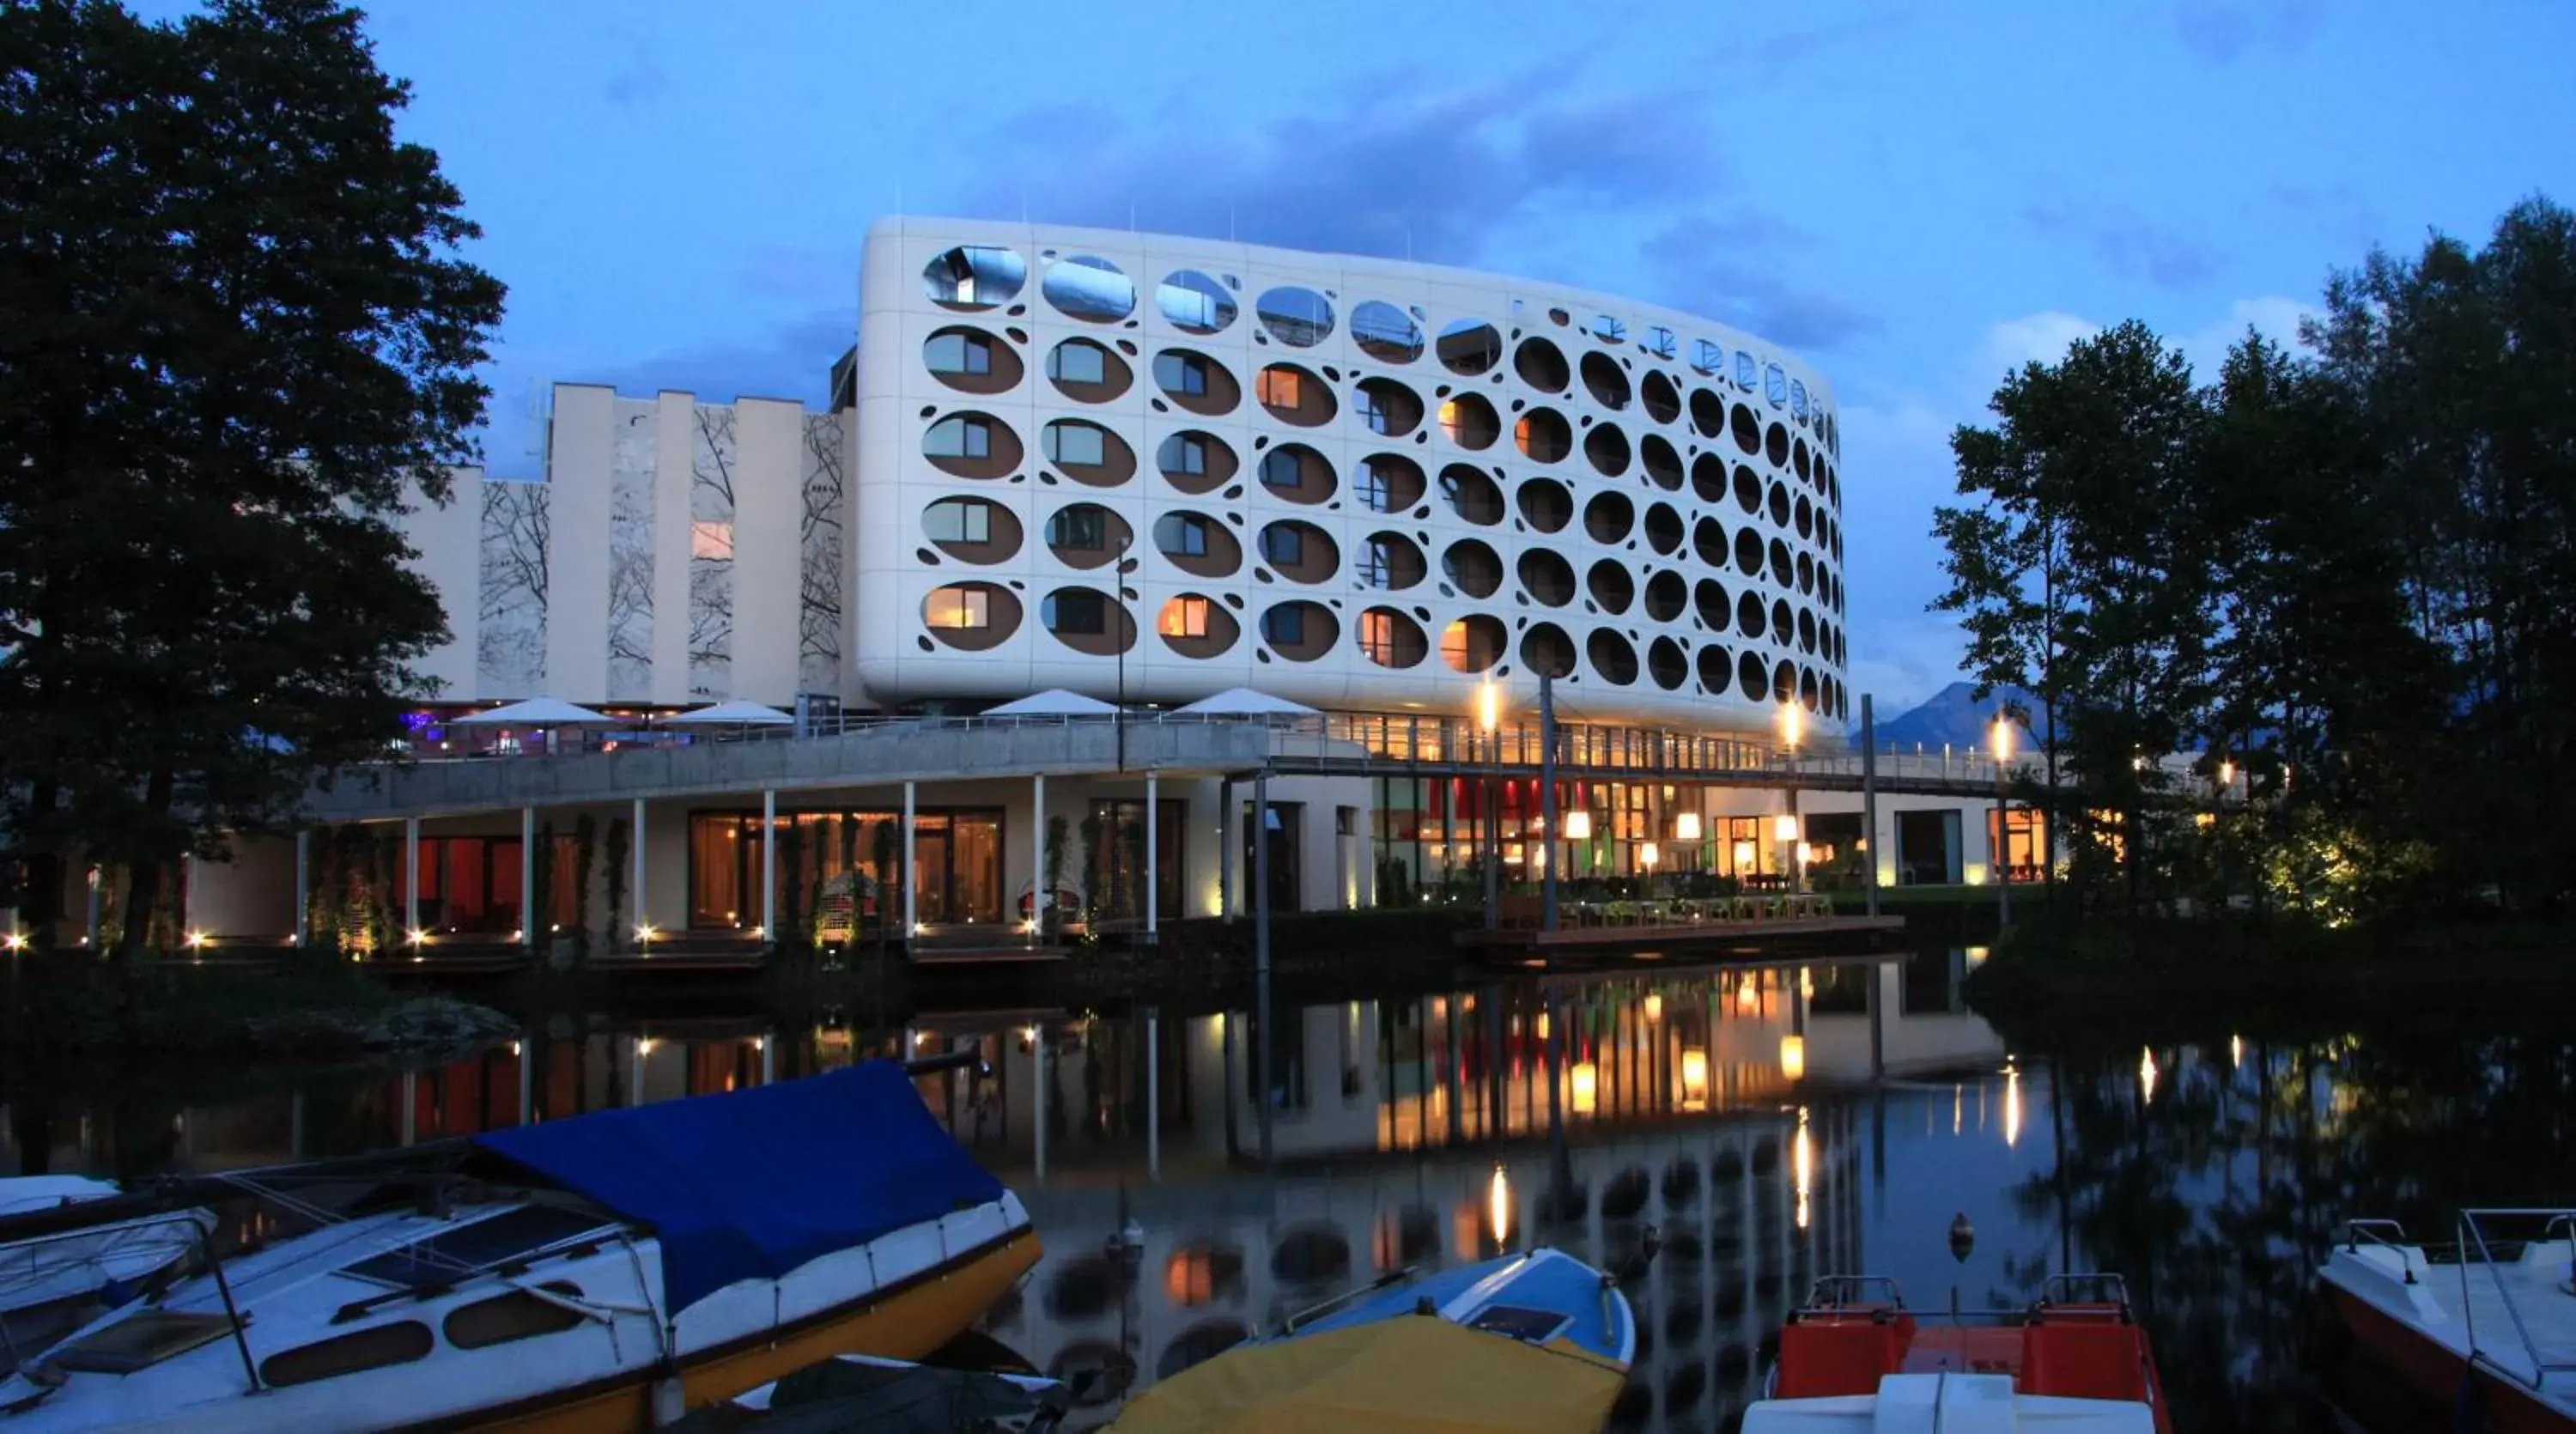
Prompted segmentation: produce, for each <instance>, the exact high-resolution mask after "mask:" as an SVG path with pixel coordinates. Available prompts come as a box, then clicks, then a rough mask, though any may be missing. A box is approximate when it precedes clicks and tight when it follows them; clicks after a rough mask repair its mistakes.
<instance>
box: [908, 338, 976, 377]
mask: <svg viewBox="0 0 2576 1434" xmlns="http://www.w3.org/2000/svg"><path fill="white" fill-rule="evenodd" d="M921 358H922V362H924V363H926V364H928V365H929V366H930V371H931V372H932V373H958V374H988V373H991V372H992V371H993V341H992V340H991V339H988V338H986V337H984V336H983V335H982V334H961V333H944V334H932V335H931V336H930V341H929V342H927V343H925V344H923V345H922V346H921Z"/></svg>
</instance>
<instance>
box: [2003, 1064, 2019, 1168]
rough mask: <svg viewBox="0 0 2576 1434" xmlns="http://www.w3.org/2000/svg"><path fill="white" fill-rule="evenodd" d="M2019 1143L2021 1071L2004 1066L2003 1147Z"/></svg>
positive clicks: (2011, 1146) (2008, 1148)
mask: <svg viewBox="0 0 2576 1434" xmlns="http://www.w3.org/2000/svg"><path fill="white" fill-rule="evenodd" d="M2019 1144H2021V1072H2020V1071H2017V1070H2014V1069H2012V1068H2011V1067H2009V1066H2007V1067H2005V1068H2004V1148H2005V1149H2007V1150H2010V1149H2011V1148H2013V1147H2014V1146H2016V1145H2019Z"/></svg>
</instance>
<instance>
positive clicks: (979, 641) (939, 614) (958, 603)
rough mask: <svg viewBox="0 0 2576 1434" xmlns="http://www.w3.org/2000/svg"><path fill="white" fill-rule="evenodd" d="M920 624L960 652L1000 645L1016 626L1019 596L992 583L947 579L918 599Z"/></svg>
mask: <svg viewBox="0 0 2576 1434" xmlns="http://www.w3.org/2000/svg"><path fill="white" fill-rule="evenodd" d="M921 625H922V626H923V627H926V628H928V629H929V630H930V635H931V636H932V637H935V638H937V639H938V640H939V641H941V642H943V643H945V644H947V645H948V646H950V647H953V648H956V649H957V650H959V651H961V652H984V651H988V650H990V649H992V648H996V647H999V646H1001V645H1002V644H1003V643H1004V642H1006V641H1008V640H1009V638H1010V636H1011V634H1012V633H1014V632H1017V631H1018V630H1019V627H1020V600H1019V599H1018V598H1017V597H1015V596H1013V595H1012V593H1011V590H1010V589H1009V588H1006V587H1002V586H1000V585H999V584H996V583H950V584H948V585H946V586H945V587H936V588H932V589H931V590H930V592H929V593H928V594H927V595H925V596H924V597H923V598H922V600H921Z"/></svg>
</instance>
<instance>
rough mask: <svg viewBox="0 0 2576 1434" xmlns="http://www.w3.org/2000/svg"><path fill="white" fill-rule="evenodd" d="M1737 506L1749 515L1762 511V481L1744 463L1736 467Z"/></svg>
mask: <svg viewBox="0 0 2576 1434" xmlns="http://www.w3.org/2000/svg"><path fill="white" fill-rule="evenodd" d="M1735 506H1737V507H1739V508H1742V509H1743V510H1744V511H1745V512H1747V513H1759V512H1761V511H1762V480H1761V478H1759V477H1757V476H1756V475H1755V474H1754V472H1753V469H1752V468H1751V467H1750V466H1749V465H1746V464H1742V463H1738V464H1736V465H1735Z"/></svg>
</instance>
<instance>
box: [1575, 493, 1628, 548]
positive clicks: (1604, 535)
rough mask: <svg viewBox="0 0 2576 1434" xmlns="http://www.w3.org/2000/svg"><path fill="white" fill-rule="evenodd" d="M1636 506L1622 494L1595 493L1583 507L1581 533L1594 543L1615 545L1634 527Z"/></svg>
mask: <svg viewBox="0 0 2576 1434" xmlns="http://www.w3.org/2000/svg"><path fill="white" fill-rule="evenodd" d="M1636 523H1637V505H1636V504H1634V503H1631V502H1629V501H1628V496H1627V495H1626V494H1624V493H1595V494H1593V495H1592V501H1591V502H1589V503H1586V504H1584V505H1583V531H1584V532H1586V533H1589V534H1591V535H1592V541H1594V542H1596V543H1615V542H1618V541H1620V540H1621V539H1623V538H1625V537H1627V536H1628V530H1629V529H1630V528H1633V527H1635V526H1636Z"/></svg>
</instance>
